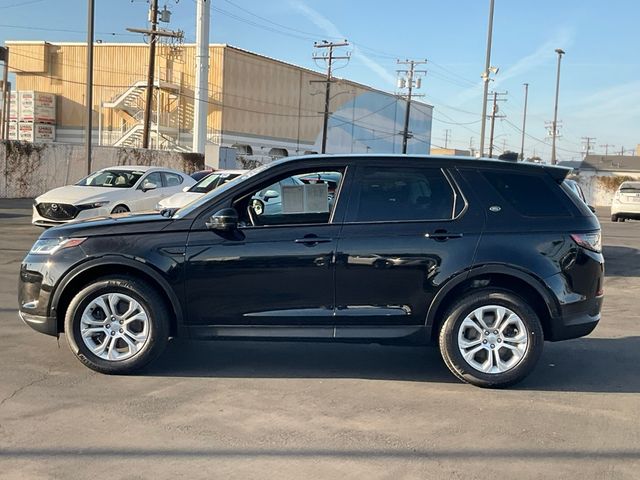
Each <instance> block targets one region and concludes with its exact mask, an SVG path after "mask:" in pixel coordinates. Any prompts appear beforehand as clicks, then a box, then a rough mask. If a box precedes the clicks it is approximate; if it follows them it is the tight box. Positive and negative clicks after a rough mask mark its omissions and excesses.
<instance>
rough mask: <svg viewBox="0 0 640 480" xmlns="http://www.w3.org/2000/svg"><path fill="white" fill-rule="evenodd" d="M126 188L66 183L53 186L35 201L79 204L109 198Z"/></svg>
mask: <svg viewBox="0 0 640 480" xmlns="http://www.w3.org/2000/svg"><path fill="white" fill-rule="evenodd" d="M123 190H129V189H128V188H113V187H83V186H80V185H67V186H65V187H58V188H54V189H53V190H49V191H48V192H47V193H44V194H42V195H40V196H39V197H38V198H36V202H38V203H42V202H47V203H68V204H71V205H80V204H83V203H92V202H99V201H104V200H111V197H112V196H113V194H117V193H118V192H120V194H122V191H123Z"/></svg>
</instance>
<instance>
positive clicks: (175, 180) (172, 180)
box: [162, 172, 183, 187]
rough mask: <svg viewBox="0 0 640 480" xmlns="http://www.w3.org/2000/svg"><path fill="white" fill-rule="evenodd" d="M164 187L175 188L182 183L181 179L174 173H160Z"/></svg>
mask: <svg viewBox="0 0 640 480" xmlns="http://www.w3.org/2000/svg"><path fill="white" fill-rule="evenodd" d="M162 175H163V176H164V184H165V186H166V187H176V186H178V185H180V184H181V183H182V180H183V179H182V177H181V176H180V175H178V174H176V173H169V172H162Z"/></svg>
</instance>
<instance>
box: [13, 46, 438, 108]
mask: <svg viewBox="0 0 640 480" xmlns="http://www.w3.org/2000/svg"><path fill="white" fill-rule="evenodd" d="M4 43H5V45H9V46H10V45H61V46H79V47H80V46H86V45H87V42H49V41H46V40H7V41H5V42H4ZM182 45H183V46H185V47H195V46H196V44H195V43H183V44H182ZM147 46H148V45H147V44H146V43H142V42H101V43H95V44H94V47H95V48H104V47H145V48H146V47H147ZM211 47H214V48H216V47H217V48H229V49H231V50H236V51H238V52H242V53H246V54H249V55H254V56H256V57H260V58H264V59H267V60H270V61H273V62H277V63H280V64H282V65H286V66H289V67H293V68H297V69H299V70H303V71H305V72H307V73H310V74H313V75H320V76H324V73H322V72H316V71H315V70H311V69H310V68H307V67H303V66H300V65H296V64H295V63H291V62H287V61H284V60H280V59H278V58H274V57H270V56H268V55H263V54H261V53H257V52H253V51H251V50H247V49H245V48H241V47H236V46H234V45H229V44H227V43H210V44H209V48H211ZM334 78H335V79H336V80H338V81H341V82H344V83H347V84H349V85H353V86H356V87H360V88H362V89H364V90H369V91H371V92H377V93H381V94H384V95H389V96H392V97H396V96H397V95H396V94H394V93H392V92H387V91H385V90H381V89H379V88H375V87H372V86H370V85H365V84H364V83H360V82H356V81H353V80H350V79H348V78H342V77H334ZM412 103H415V104H418V105H420V106H421V107H426V108H430V109H432V110H433V105H431V104H428V103H425V102H421V101H419V100H412Z"/></svg>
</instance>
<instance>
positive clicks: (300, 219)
mask: <svg viewBox="0 0 640 480" xmlns="http://www.w3.org/2000/svg"><path fill="white" fill-rule="evenodd" d="M331 173H332V174H333V175H336V178H337V179H338V181H341V179H342V172H337V171H332V172H331ZM311 174H316V175H317V173H316V172H311ZM305 175H306V174H305ZM235 206H236V209H237V210H238V211H239V212H240V217H241V221H243V222H244V223H245V224H246V225H253V226H264V225H294V224H304V223H328V222H329V219H330V218H331V213H332V212H333V208H334V207H335V191H333V192H332V191H330V190H329V188H328V185H327V184H326V183H313V184H307V183H304V182H303V181H302V180H300V178H298V175H293V176H290V177H286V178H282V179H280V180H278V181H277V182H275V183H273V184H270V185H266V186H262V187H261V188H260V189H256V191H254V192H253V193H251V194H250V195H248V196H243V197H242V198H241V199H238V200H237V201H236V202H235Z"/></svg>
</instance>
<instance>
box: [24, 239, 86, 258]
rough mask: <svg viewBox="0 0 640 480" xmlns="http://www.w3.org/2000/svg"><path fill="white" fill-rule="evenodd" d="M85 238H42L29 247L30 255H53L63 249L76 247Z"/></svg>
mask: <svg viewBox="0 0 640 480" xmlns="http://www.w3.org/2000/svg"><path fill="white" fill-rule="evenodd" d="M85 240H86V238H44V239H40V240H37V241H36V243H34V244H33V247H31V251H30V252H29V254H30V255H53V254H54V253H56V252H57V251H58V250H61V249H63V248H71V247H77V246H78V245H80V244H81V243H82V242H84V241H85Z"/></svg>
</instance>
